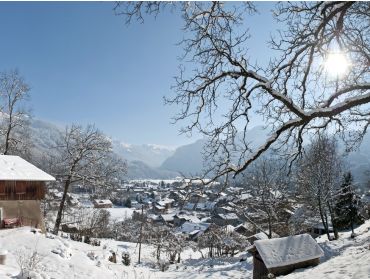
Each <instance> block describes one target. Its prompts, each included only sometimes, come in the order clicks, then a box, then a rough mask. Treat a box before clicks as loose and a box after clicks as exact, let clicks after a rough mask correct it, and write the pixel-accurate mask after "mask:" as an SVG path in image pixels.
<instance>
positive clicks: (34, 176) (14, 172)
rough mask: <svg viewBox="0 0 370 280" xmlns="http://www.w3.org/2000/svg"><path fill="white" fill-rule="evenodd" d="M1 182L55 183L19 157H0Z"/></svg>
mask: <svg viewBox="0 0 370 280" xmlns="http://www.w3.org/2000/svg"><path fill="white" fill-rule="evenodd" d="M0 180H2V181H55V178H54V177H53V176H51V175H49V174H47V173H46V172H44V171H42V170H41V169H39V168H37V167H36V166H34V165H33V164H31V163H29V162H28V161H26V160H24V159H23V158H21V157H19V156H9V155H0Z"/></svg>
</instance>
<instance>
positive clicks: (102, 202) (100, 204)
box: [93, 199, 113, 208]
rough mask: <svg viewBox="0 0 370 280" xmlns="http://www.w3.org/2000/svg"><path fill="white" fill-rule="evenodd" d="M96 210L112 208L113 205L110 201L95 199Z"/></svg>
mask: <svg viewBox="0 0 370 280" xmlns="http://www.w3.org/2000/svg"><path fill="white" fill-rule="evenodd" d="M93 204H94V208H112V207H113V203H112V201H110V200H109V199H94V200H93Z"/></svg>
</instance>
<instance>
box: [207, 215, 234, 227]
mask: <svg viewBox="0 0 370 280" xmlns="http://www.w3.org/2000/svg"><path fill="white" fill-rule="evenodd" d="M212 221H213V222H214V223H215V224H216V225H219V226H226V225H233V226H236V225H238V224H240V219H239V217H238V216H237V215H236V214H235V213H227V214H216V215H214V216H213V217H212Z"/></svg>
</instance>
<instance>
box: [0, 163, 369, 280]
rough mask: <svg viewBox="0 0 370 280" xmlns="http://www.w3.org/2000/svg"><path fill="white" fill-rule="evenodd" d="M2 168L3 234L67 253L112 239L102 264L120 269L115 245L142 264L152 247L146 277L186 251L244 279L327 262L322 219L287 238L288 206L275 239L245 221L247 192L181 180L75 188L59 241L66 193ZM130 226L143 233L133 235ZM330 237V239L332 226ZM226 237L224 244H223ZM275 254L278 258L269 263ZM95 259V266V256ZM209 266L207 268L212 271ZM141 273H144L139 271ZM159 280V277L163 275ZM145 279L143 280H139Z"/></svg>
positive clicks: (30, 174)
mask: <svg viewBox="0 0 370 280" xmlns="http://www.w3.org/2000/svg"><path fill="white" fill-rule="evenodd" d="M0 162H1V166H2V172H1V173H0V175H1V180H2V182H3V183H2V186H3V187H2V188H3V196H4V197H3V200H1V201H0V206H1V209H2V210H1V211H2V212H1V214H2V216H1V219H2V227H3V228H5V231H6V229H7V228H17V227H24V226H26V228H25V229H24V230H23V234H24V233H26V232H27V228H30V227H31V228H30V229H31V230H30V231H28V232H29V233H31V234H32V232H34V234H36V233H38V234H40V233H44V234H45V233H46V238H52V239H55V238H61V240H63V239H64V240H65V241H62V243H63V244H65V245H64V246H67V247H69V246H71V245H68V244H69V243H66V242H67V241H68V240H71V241H72V242H73V240H74V242H77V243H83V244H86V246H92V247H96V248H99V247H101V246H104V247H105V249H107V244H106V245H102V243H104V242H105V243H106V242H107V241H108V240H111V241H108V243H109V248H110V249H109V251H106V250H104V248H103V250H104V251H105V253H104V254H105V257H103V258H106V259H105V260H104V261H105V262H106V263H109V262H111V263H114V264H119V263H120V262H121V260H119V259H118V252H117V250H116V249H114V246H115V245H113V244H114V242H122V241H123V242H126V243H125V244H132V245H134V244H140V246H141V245H142V244H143V246H145V248H146V249H144V250H143V253H142V254H143V256H144V257H143V258H144V259H146V260H145V263H146V262H148V259H151V258H152V257H150V253H149V252H148V248H153V247H154V249H155V248H156V249H155V250H154V252H155V253H156V258H157V262H158V267H157V266H155V267H157V268H154V269H153V268H152V269H151V271H152V272H150V273H154V272H153V271H159V272H162V273H165V272H166V271H171V272H172V273H174V271H173V267H174V266H175V264H177V265H176V267H178V266H179V264H180V263H183V262H188V261H189V260H187V258H186V257H184V253H185V252H186V251H188V250H190V249H191V248H192V251H193V254H194V255H198V254H201V256H199V255H198V257H197V258H199V257H201V259H205V260H206V259H208V258H209V259H218V258H220V259H223V258H225V257H226V258H228V260H229V261H230V258H231V259H232V260H233V261H231V263H234V264H236V263H238V262H239V263H240V261H242V260H243V261H244V262H245V265H246V266H247V267H248V266H249V265H252V267H253V273H251V271H249V272H245V269H246V267H245V269H244V270H242V271H244V273H247V274H248V275H250V276H249V277H253V278H258V279H259V278H266V277H267V276H268V275H267V274H269V275H270V274H271V275H273V276H271V277H276V276H279V275H285V274H289V273H290V272H292V271H294V270H295V269H297V268H304V267H311V266H316V265H318V264H319V263H320V258H322V257H324V251H323V249H322V248H321V247H320V246H318V244H317V243H316V241H315V240H314V239H313V238H322V236H323V234H324V233H325V232H324V231H323V227H322V224H320V220H319V219H316V220H315V219H310V221H311V224H310V223H308V222H307V221H306V222H305V223H304V226H303V225H301V227H300V230H299V232H294V233H293V234H292V232H291V231H286V228H287V227H288V228H289V227H290V223H292V219H293V217H294V215H295V213H294V212H295V211H297V209H299V204H298V203H297V202H294V201H293V200H291V199H290V200H289V201H290V204H289V206H290V207H289V208H288V207H287V206H286V207H287V208H285V209H284V212H286V222H285V223H284V225H283V226H282V227H275V229H276V232H272V236H271V237H269V236H268V234H269V233H268V230H267V229H266V228H265V229H264V228H260V227H259V226H258V225H260V224H261V223H260V222H259V223H258V224H257V222H253V220H252V219H251V217H254V216H258V212H257V211H255V212H253V211H251V212H250V213H248V215H245V216H241V215H240V213H241V211H240V209H239V208H238V205H244V204H245V203H246V201H253V199H254V198H253V195H252V194H251V193H248V192H245V191H243V188H241V187H233V188H228V190H223V188H222V185H221V184H220V183H215V182H212V183H211V184H209V185H208V187H207V188H206V189H205V188H204V187H203V188H200V186H201V184H202V182H200V181H196V180H194V181H190V180H185V179H182V178H176V179H174V180H132V181H129V182H123V183H122V186H121V187H119V188H117V189H116V190H115V191H113V192H109V193H108V192H102V191H100V192H94V188H93V187H91V186H88V187H84V186H82V185H74V186H73V187H72V188H71V192H70V193H69V194H68V197H67V205H66V210H65V212H64V215H63V218H62V224H61V231H60V232H59V234H58V235H59V236H60V237H58V236H55V235H53V234H52V225H53V222H54V219H55V213H56V211H57V208H58V205H59V203H60V200H61V198H62V195H63V192H62V191H61V189H59V190H58V188H55V187H54V188H51V186H57V185H58V182H56V181H55V179H54V178H53V177H52V176H50V175H48V174H46V173H45V172H43V171H42V170H40V169H38V168H36V167H35V166H33V165H32V164H30V163H28V162H26V161H25V160H23V159H21V158H20V157H16V156H0ZM22 182H23V183H22ZM27 182H30V183H28V184H27ZM103 194H104V195H103ZM279 197H281V194H280V193H279ZM362 200H363V202H365V203H363V204H362V205H363V210H362V211H363V214H364V215H367V216H366V217H367V218H366V219H369V218H368V211H369V207H370V203H369V193H367V194H365V195H364V196H363V198H362ZM238 209H239V210H238ZM250 209H251V208H250ZM103 212H104V213H103ZM53 213H54V214H53ZM130 224H131V226H130ZM134 224H137V225H138V227H140V229H138V228H135V227H134ZM294 228H296V227H294ZM362 229H363V227H362ZM38 230H41V231H40V232H39V231H38ZM130 231H131V232H130ZM330 232H331V233H333V231H332V227H330ZM365 232H366V231H365ZM112 234H113V235H115V236H112ZM3 238H4V237H3ZM209 238H211V239H209ZM215 238H216V239H215ZM217 238H219V240H218V241H217ZM225 238H226V239H227V240H228V242H227V243H224V242H225ZM69 242H70V241H69ZM130 242H132V243H130ZM209 242H211V243H209ZM3 243H4V242H3ZM66 244H67V245H66ZM117 244H118V243H117ZM132 245H129V247H127V248H130V246H132ZM365 245H366V244H365ZM79 246H83V245H79ZM112 246H113V247H112ZM118 246H120V245H118ZM125 246H126V245H125ZM266 246H267V247H266ZM287 246H288V247H287ZM302 246H303V247H302ZM41 247H43V246H41ZM284 247H286V249H287V250H289V254H286V253H284V251H281V249H280V250H279V252H277V251H276V252H275V253H272V252H271V250H273V251H274V250H276V248H284ZM117 248H119V247H117ZM43 249H45V248H43ZM65 250H67V249H66V248H65V249H63V250H62V249H60V248H59V249H51V253H54V254H56V255H60V256H61V257H62V258H67V259H68V258H69V257H68V252H69V251H68V250H67V251H65ZM131 250H133V251H131V252H129V251H127V250H126V251H123V252H122V263H123V264H124V265H126V266H130V265H131V263H132V265H133V264H134V263H137V260H135V259H133V257H134V256H135V257H138V255H139V257H138V258H139V259H138V263H139V264H140V253H141V252H138V250H137V245H136V246H135V247H134V248H132V249H131ZM269 250H270V251H269ZM94 251H95V250H92V251H89V252H88V257H91V256H90V255H91V254H92V252H94ZM140 251H141V248H140ZM2 252H3V251H2ZM35 252H36V251H35ZM89 254H90V255H89ZM148 254H149V255H148ZM161 254H162V256H161ZM181 254H182V255H183V258H185V260H184V261H182V260H181V259H180V255H181ZM271 254H273V255H271ZM274 254H278V256H276V257H273V256H274ZM190 255H191V254H190ZM4 256H5V258H6V254H5V255H4V252H3V257H2V258H3V260H2V263H3V264H4V263H5V260H4ZM252 256H253V261H252V259H251V258H252ZM8 258H9V257H8ZM248 258H249V260H248ZM92 260H95V257H94V258H92ZM283 260H284V261H283ZM102 261H103V259H100V260H99V262H98V264H97V265H98V266H101V262H102ZM141 261H143V260H141ZM242 263H243V262H242ZM34 265H35V267H27V265H26V267H25V268H21V269H25V270H27V269H31V270H35V271H36V270H37V269H39V268H38V267H36V264H34ZM134 267H136V265H134ZM144 267H145V265H144ZM212 267H213V266H212V265H211V266H210V268H212ZM139 268H140V269H143V265H141V266H140V267H139ZM249 269H251V268H249ZM35 271H33V272H32V271H28V270H27V271H23V272H22V273H31V274H32V273H36V272H35ZM142 273H144V272H142ZM147 273H148V272H147ZM130 275H131V274H130ZM160 275H161V277H162V276H164V275H165V274H160ZM170 275H172V274H170ZM143 277H144V278H146V277H147V276H145V274H143Z"/></svg>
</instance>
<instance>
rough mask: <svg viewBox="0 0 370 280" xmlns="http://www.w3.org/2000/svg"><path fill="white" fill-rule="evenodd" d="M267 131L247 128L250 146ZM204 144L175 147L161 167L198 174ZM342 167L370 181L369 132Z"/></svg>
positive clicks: (361, 183)
mask: <svg viewBox="0 0 370 280" xmlns="http://www.w3.org/2000/svg"><path fill="white" fill-rule="evenodd" d="M267 133H268V131H267V130H265V129H264V128H263V127H262V126H256V127H254V128H252V129H251V130H249V131H248V132H247V135H250V136H251V139H250V140H249V141H251V147H252V148H257V147H259V146H260V145H262V144H263V143H264V141H265V139H266V137H267ZM338 142H339V147H338V149H339V151H341V152H342V153H343V152H344V145H343V143H341V142H340V141H338ZM306 143H307V142H306ZM206 144H207V142H206V140H204V139H203V140H198V141H196V142H194V143H192V144H189V145H185V146H181V147H179V148H177V149H176V151H175V152H174V153H173V155H172V156H170V157H169V158H167V159H166V160H165V161H164V162H163V164H162V165H161V169H165V170H171V171H177V172H180V173H182V174H185V175H196V174H199V173H200V172H201V170H202V169H203V158H202V151H203V148H204V145H206ZM344 168H347V169H349V170H351V172H352V174H353V176H354V178H355V182H357V184H358V185H359V187H362V188H363V187H365V186H366V184H367V182H368V181H370V132H369V133H367V134H366V135H365V136H364V139H363V141H362V143H361V145H360V146H359V148H358V149H356V150H354V151H352V152H351V153H349V154H348V155H347V156H346V157H345V167H344Z"/></svg>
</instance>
